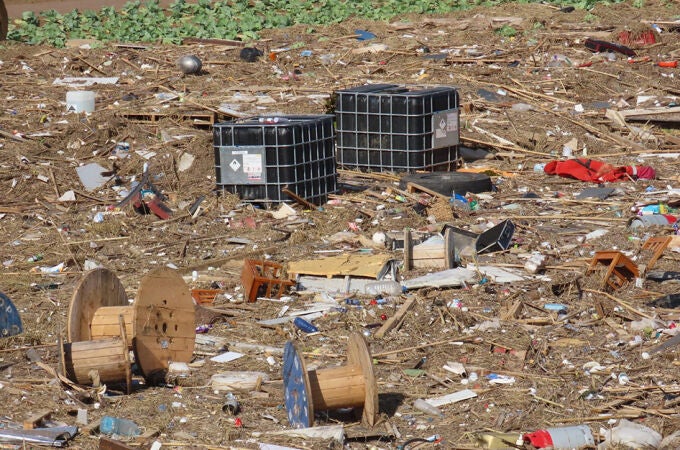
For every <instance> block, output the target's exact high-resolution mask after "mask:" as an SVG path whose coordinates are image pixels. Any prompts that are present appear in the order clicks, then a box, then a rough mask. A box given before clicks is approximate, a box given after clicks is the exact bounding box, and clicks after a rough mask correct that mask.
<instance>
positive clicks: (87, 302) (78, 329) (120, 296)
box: [66, 268, 128, 342]
mask: <svg viewBox="0 0 680 450" xmlns="http://www.w3.org/2000/svg"><path fill="white" fill-rule="evenodd" d="M127 304H128V302H127V295H126V294H125V288H124V287H123V283H121V282H120V280H119V279H118V277H117V276H116V275H115V274H114V273H113V272H111V271H110V270H109V269H105V268H97V269H94V270H91V271H89V272H87V273H86V274H85V275H83V277H82V278H81V279H80V281H79V282H78V286H76V290H75V291H74V292H73V297H71V305H70V307H69V310H68V319H67V321H66V335H67V337H68V340H69V342H79V341H88V340H90V339H91V334H90V324H91V323H92V318H93V317H94V313H95V311H97V309H99V308H101V307H102V306H126V305H127Z"/></svg>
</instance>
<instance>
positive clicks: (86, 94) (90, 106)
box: [66, 91, 95, 113]
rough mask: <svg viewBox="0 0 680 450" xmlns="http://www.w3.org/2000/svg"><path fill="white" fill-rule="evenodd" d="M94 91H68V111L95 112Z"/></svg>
mask: <svg viewBox="0 0 680 450" xmlns="http://www.w3.org/2000/svg"><path fill="white" fill-rule="evenodd" d="M94 95H95V94H94V92H93V91H68V92H67V93H66V111H68V112H74V113H81V112H90V113H91V112H94Z"/></svg>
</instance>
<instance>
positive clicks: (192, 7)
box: [8, 0, 644, 47]
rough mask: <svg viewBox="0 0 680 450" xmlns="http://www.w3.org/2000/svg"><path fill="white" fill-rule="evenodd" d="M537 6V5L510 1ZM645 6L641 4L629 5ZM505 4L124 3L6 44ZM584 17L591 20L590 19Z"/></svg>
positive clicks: (40, 24) (190, 33)
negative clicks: (165, 4)
mask: <svg viewBox="0 0 680 450" xmlns="http://www.w3.org/2000/svg"><path fill="white" fill-rule="evenodd" d="M515 1H520V2H522V3H538V2H539V1H540V0H515ZM621 1H624V0H543V2H546V3H553V4H556V5H560V6H565V4H570V5H573V6H575V7H577V8H581V9H591V8H592V7H594V6H595V4H596V3H598V4H611V3H619V2H621ZM633 1H634V2H635V4H640V5H642V4H644V0H633ZM510 2H511V1H510V0H451V1H437V0H408V1H405V0H382V1H380V2H375V1H372V0H317V1H313V0H216V1H212V0H197V1H195V2H194V1H191V0H174V1H173V3H171V4H170V5H169V6H168V7H167V8H162V7H161V6H160V3H159V1H158V0H148V1H146V3H142V2H141V1H140V0H133V1H129V2H127V3H126V4H125V5H124V6H123V7H122V8H120V10H118V11H117V10H115V9H114V8H113V7H110V6H107V7H104V8H102V9H100V10H99V11H84V12H80V11H78V10H74V11H71V12H69V13H67V14H63V15H61V14H58V13H56V12H55V11H43V12H41V13H40V15H39V16H36V15H35V14H34V13H32V12H27V13H24V14H23V15H22V18H21V19H18V20H15V21H14V23H12V24H10V28H9V33H8V39H11V40H15V41H21V42H26V43H30V44H49V45H54V46H58V47H61V46H63V45H65V43H66V40H68V39H73V38H90V39H96V40H99V41H102V42H107V41H120V42H161V43H180V42H181V41H182V39H183V38H185V37H198V38H222V39H235V38H241V39H243V40H251V39H257V38H258V33H259V32H260V31H261V30H263V29H269V28H280V27H286V26H289V25H292V24H304V25H307V32H308V33H312V32H314V30H315V27H318V26H323V25H332V24H335V23H340V22H342V21H344V20H346V19H348V18H350V17H361V18H365V19H368V20H379V21H387V20H392V19H393V18H395V17H402V16H404V15H407V14H441V13H447V12H451V11H456V10H463V9H468V8H471V7H473V6H478V5H500V4H503V3H510ZM589 17H590V20H591V21H593V20H595V19H597V18H596V16H592V15H590V16H588V15H587V16H586V20H588V18H589ZM498 33H499V34H500V35H502V36H506V37H512V36H515V35H516V34H517V30H515V29H514V28H512V27H510V26H507V25H506V26H504V27H502V28H501V29H500V30H498Z"/></svg>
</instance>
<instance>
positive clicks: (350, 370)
mask: <svg viewBox="0 0 680 450" xmlns="http://www.w3.org/2000/svg"><path fill="white" fill-rule="evenodd" d="M283 387H284V398H285V404H286V411H287V413H288V421H289V422H290V425H291V426H292V427H295V428H307V427H311V426H312V425H313V424H314V411H324V410H330V409H340V408H362V409H363V413H362V421H363V422H364V423H366V424H368V425H369V426H373V425H374V424H375V422H376V417H377V414H378V387H377V384H376V381H375V375H374V374H373V363H372V360H371V354H370V352H369V350H368V346H367V345H366V340H365V339H364V337H363V336H362V335H361V334H359V333H352V334H351V335H350V336H349V344H348V349H347V365H345V366H341V367H332V368H327V369H317V370H310V371H307V368H306V365H305V361H304V359H303V357H302V354H301V353H300V352H299V351H298V350H297V348H296V347H295V344H294V343H293V342H290V341H289V342H287V343H286V346H285V347H284V351H283Z"/></svg>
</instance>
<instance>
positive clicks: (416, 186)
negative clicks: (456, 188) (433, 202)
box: [406, 182, 450, 199]
mask: <svg viewBox="0 0 680 450" xmlns="http://www.w3.org/2000/svg"><path fill="white" fill-rule="evenodd" d="M406 191H407V192H410V193H412V192H415V191H421V192H425V193H426V194H430V195H432V196H433V197H438V198H446V199H448V198H450V197H449V196H448V195H444V194H442V193H439V192H437V191H433V190H432V189H429V188H426V187H425V186H421V185H419V184H417V183H413V182H409V183H407V184H406Z"/></svg>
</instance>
